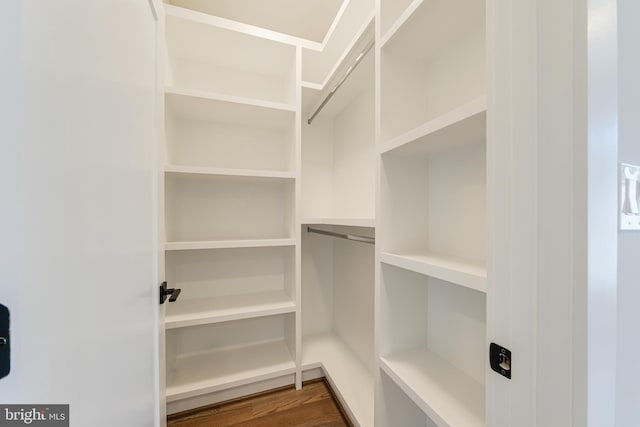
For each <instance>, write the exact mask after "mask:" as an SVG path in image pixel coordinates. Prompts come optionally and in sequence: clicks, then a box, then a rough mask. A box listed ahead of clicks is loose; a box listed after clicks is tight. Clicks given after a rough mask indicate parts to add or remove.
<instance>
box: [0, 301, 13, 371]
mask: <svg viewBox="0 0 640 427" xmlns="http://www.w3.org/2000/svg"><path fill="white" fill-rule="evenodd" d="M9 334H10V327H9V309H8V308H7V307H5V306H4V305H2V304H0V378H4V377H6V376H7V375H9V372H10V371H11V339H10V337H9Z"/></svg>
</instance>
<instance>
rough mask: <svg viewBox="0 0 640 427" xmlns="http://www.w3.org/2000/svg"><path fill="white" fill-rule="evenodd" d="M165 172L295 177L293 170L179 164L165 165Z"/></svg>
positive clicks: (250, 176) (275, 177) (269, 177)
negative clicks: (281, 170) (280, 170)
mask: <svg viewBox="0 0 640 427" xmlns="http://www.w3.org/2000/svg"><path fill="white" fill-rule="evenodd" d="M164 171H165V172H166V173H175V174H195V175H216V176H235V177H246V178H264V179H269V180H271V179H274V180H286V179H295V174H294V173H293V172H279V171H268V170H252V169H226V168H209V167H201V166H180V165H167V166H165V167H164Z"/></svg>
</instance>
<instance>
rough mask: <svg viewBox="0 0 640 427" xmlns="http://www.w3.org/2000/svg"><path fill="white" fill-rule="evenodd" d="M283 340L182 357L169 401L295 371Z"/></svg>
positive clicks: (172, 376)
mask: <svg viewBox="0 0 640 427" xmlns="http://www.w3.org/2000/svg"><path fill="white" fill-rule="evenodd" d="M295 371H296V366H295V362H294V360H293V357H292V356H291V353H290V352H289V348H288V347H287V345H286V344H285V342H284V340H279V341H272V342H267V343H261V344H256V345H251V346H245V347H241V348H232V349H227V350H220V351H214V352H209V353H201V354H197V355H194V356H188V357H182V358H179V359H178V360H177V361H176V362H175V365H174V367H173V369H172V370H171V372H170V374H169V381H168V384H167V391H166V396H167V401H168V402H173V401H176V400H180V399H186V398H190V397H195V396H199V395H202V394H206V393H213V392H216V391H220V390H224V389H228V388H232V387H238V386H242V385H246V384H250V383H254V382H258V381H264V380H268V379H271V378H276V377H280V376H283V375H289V374H294V373H295Z"/></svg>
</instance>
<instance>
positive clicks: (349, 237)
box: [307, 227, 376, 245]
mask: <svg viewBox="0 0 640 427" xmlns="http://www.w3.org/2000/svg"><path fill="white" fill-rule="evenodd" d="M307 231H308V232H309V233H316V234H324V235H325V236H331V237H338V238H339V239H346V240H353V241H354V242H360V243H369V244H371V245H375V244H376V239H375V237H366V236H358V235H356V234H343V233H335V232H333V231H326V230H318V229H317V228H311V227H307Z"/></svg>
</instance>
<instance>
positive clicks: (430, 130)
mask: <svg viewBox="0 0 640 427" xmlns="http://www.w3.org/2000/svg"><path fill="white" fill-rule="evenodd" d="M486 111H487V98H486V97H485V96H482V97H480V98H477V99H475V100H473V101H471V102H469V103H467V104H464V105H462V106H460V107H459V108H456V109H455V110H452V111H449V112H447V113H445V114H443V115H441V116H439V117H436V118H435V119H433V120H429V121H428V122H426V123H424V124H422V125H420V126H417V127H416V128H414V129H411V130H410V131H408V132H406V133H404V134H402V135H400V136H398V137H396V138H393V139H391V140H389V141H386V142H384V143H383V144H382V147H380V154H385V153H390V152H403V153H404V154H407V155H428V154H429V153H432V152H438V151H441V150H443V149H446V148H450V147H456V146H460V145H464V144H468V143H469V142H474V141H478V140H481V141H483V142H484V141H485V135H486Z"/></svg>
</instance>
